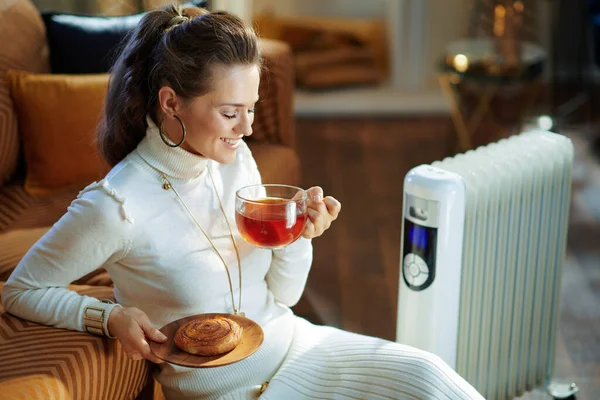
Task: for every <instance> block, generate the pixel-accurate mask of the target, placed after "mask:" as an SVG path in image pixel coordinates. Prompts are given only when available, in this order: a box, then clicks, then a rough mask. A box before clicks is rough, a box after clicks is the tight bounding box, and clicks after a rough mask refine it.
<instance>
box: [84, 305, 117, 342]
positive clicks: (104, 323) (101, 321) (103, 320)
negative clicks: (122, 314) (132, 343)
mask: <svg viewBox="0 0 600 400" xmlns="http://www.w3.org/2000/svg"><path fill="white" fill-rule="evenodd" d="M102 302H103V303H108V304H112V305H113V307H110V308H108V309H107V308H106V307H98V306H86V307H85V309H84V311H83V326H84V328H85V330H86V332H88V333H92V334H94V335H99V336H106V337H107V338H109V339H116V336H111V335H110V333H109V331H108V317H109V316H110V312H111V311H112V309H113V308H114V307H122V306H121V305H120V304H116V303H114V302H112V301H110V300H102Z"/></svg>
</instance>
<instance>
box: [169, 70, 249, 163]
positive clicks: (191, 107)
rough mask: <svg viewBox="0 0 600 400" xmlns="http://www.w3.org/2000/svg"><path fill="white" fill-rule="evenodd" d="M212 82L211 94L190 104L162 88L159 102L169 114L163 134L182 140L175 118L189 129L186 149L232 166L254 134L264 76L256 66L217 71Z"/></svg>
mask: <svg viewBox="0 0 600 400" xmlns="http://www.w3.org/2000/svg"><path fill="white" fill-rule="evenodd" d="M212 78H213V79H212V89H213V90H212V91H211V92H209V93H207V94H205V95H203V96H199V97H195V98H193V99H191V100H188V101H183V100H182V99H180V98H179V97H177V96H176V95H175V94H174V92H172V89H170V88H168V87H163V88H161V90H160V92H159V99H160V103H161V108H162V110H163V113H165V114H166V115H165V117H164V122H163V133H165V134H166V135H168V136H169V138H170V139H171V141H173V142H174V143H179V141H180V140H181V126H180V125H179V122H177V120H175V119H174V118H172V117H169V115H173V114H175V115H177V116H178V117H179V118H180V119H181V121H182V122H183V124H184V125H185V129H186V139H185V142H184V143H183V144H182V145H181V147H182V148H183V149H185V150H187V151H189V152H191V153H194V154H199V155H202V156H204V157H206V158H209V159H211V160H214V161H217V162H219V163H221V164H229V163H232V162H233V161H235V154H236V150H237V149H238V147H239V146H240V144H241V141H242V138H243V137H244V136H250V135H251V134H252V122H253V121H254V106H255V104H256V102H257V101H258V84H259V81H260V72H259V69H258V66H256V65H237V66H233V67H215V68H214V69H213V76H212ZM164 90H167V92H168V91H169V90H170V91H171V92H172V93H170V94H169V93H164V92H163V91H164ZM169 111H171V112H170V113H169Z"/></svg>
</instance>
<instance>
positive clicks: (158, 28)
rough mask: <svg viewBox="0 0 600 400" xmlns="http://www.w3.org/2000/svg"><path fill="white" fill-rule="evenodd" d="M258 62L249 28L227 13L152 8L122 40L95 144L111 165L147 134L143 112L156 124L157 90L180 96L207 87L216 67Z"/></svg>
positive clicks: (254, 38)
mask: <svg viewBox="0 0 600 400" xmlns="http://www.w3.org/2000/svg"><path fill="white" fill-rule="evenodd" d="M240 64H241V65H252V64H256V65H260V54H259V49H258V39H257V36H256V33H255V32H254V30H253V29H252V27H250V26H248V25H247V24H246V23H244V21H242V20H241V19H240V18H238V17H236V16H234V15H232V14H229V13H227V12H208V11H207V10H205V9H201V8H196V7H190V8H185V9H182V8H180V7H179V6H176V5H171V6H168V7H166V8H165V9H164V10H155V11H150V12H148V13H147V14H146V15H144V17H143V18H142V20H141V21H140V23H139V24H138V26H137V28H136V29H134V30H133V31H132V32H131V33H130V34H129V35H128V37H127V38H126V39H124V42H123V47H122V50H121V52H120V54H119V56H118V58H117V59H116V61H115V63H114V65H113V67H112V68H111V77H110V82H109V85H108V93H107V95H106V102H105V106H104V114H103V116H102V119H101V121H100V126H99V128H98V145H99V148H100V153H101V154H102V156H103V157H104V159H105V160H106V161H107V162H108V163H109V164H110V165H111V166H114V165H115V164H117V163H118V162H119V161H121V160H122V159H123V158H125V156H126V155H127V154H129V153H130V152H131V151H132V150H134V149H135V148H136V146H137V145H138V143H139V142H140V141H141V140H142V139H143V138H144V136H145V133H146V127H147V123H146V115H147V114H149V115H150V117H151V118H152V120H153V121H155V122H157V123H159V121H158V117H159V116H158V115H157V110H158V108H157V100H158V98H157V96H158V90H159V89H160V88H161V87H162V86H164V85H167V86H170V87H171V88H173V90H174V91H175V92H176V93H177V94H178V95H179V96H181V97H183V98H184V99H191V98H193V97H196V96H201V95H203V94H206V93H208V92H209V91H210V90H211V85H210V79H211V71H212V68H213V67H214V66H218V65H221V66H234V65H240Z"/></svg>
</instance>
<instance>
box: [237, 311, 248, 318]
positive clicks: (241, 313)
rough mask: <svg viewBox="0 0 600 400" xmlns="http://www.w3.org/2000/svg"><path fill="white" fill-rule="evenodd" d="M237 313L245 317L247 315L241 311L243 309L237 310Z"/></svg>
mask: <svg viewBox="0 0 600 400" xmlns="http://www.w3.org/2000/svg"><path fill="white" fill-rule="evenodd" d="M235 315H239V316H240V317H245V316H246V313H245V312H241V311H237V312H236V313H235Z"/></svg>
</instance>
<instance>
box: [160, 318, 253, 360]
mask: <svg viewBox="0 0 600 400" xmlns="http://www.w3.org/2000/svg"><path fill="white" fill-rule="evenodd" d="M216 316H222V317H225V318H230V319H232V320H234V321H235V322H237V323H238V324H239V325H240V326H241V327H242V328H243V331H242V338H241V340H240V343H239V344H238V345H237V346H236V347H235V349H233V350H231V351H230V352H228V353H224V354H220V355H218V356H211V357H206V356H197V355H194V354H190V353H187V352H185V351H183V350H180V349H179V348H178V347H177V346H176V345H175V340H174V339H175V333H176V332H177V330H178V329H179V328H180V327H181V326H183V325H185V324H187V323H188V322H190V321H192V320H195V319H207V318H214V317H216ZM160 331H161V332H162V333H164V334H165V336H166V337H167V340H166V341H165V342H164V343H158V342H154V341H149V343H150V349H151V350H152V352H153V353H154V354H155V355H156V356H157V357H158V358H160V359H161V360H164V361H166V362H169V363H171V364H175V365H181V366H182V367H190V368H211V367H219V366H222V365H228V364H233V363H234V362H238V361H241V360H243V359H244V358H246V357H248V356H250V355H251V354H253V353H254V352H255V351H256V350H258V348H259V347H260V345H261V344H262V342H263V339H264V333H263V330H262V328H261V327H260V325H258V324H257V323H256V322H254V321H252V320H251V319H248V318H246V317H242V316H240V315H234V314H219V313H210V314H197V315H192V316H189V317H185V318H181V319H178V320H177V321H173V322H171V323H170V324H167V325H165V326H163V327H162V328H160Z"/></svg>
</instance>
